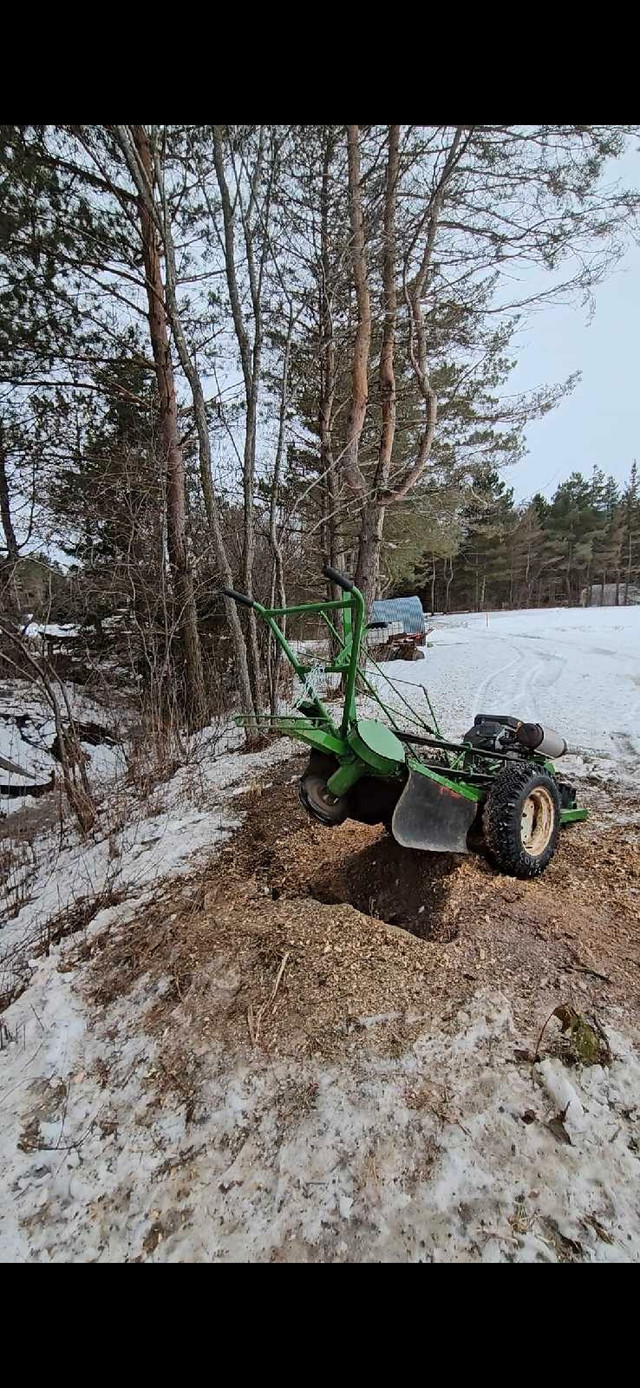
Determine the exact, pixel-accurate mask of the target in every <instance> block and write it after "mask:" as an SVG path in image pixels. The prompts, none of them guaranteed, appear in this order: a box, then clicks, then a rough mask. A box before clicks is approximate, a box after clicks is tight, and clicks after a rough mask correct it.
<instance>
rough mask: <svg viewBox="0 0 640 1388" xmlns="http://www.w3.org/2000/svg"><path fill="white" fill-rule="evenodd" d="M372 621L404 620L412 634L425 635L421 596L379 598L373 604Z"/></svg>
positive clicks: (403, 624)
mask: <svg viewBox="0 0 640 1388" xmlns="http://www.w3.org/2000/svg"><path fill="white" fill-rule="evenodd" d="M371 620H372V622H402V626H403V630H404V631H405V632H406V633H407V635H410V636H424V612H423V611H422V603H421V602H420V599H419V598H378V599H377V600H376V601H375V602H373V603H372V604H371Z"/></svg>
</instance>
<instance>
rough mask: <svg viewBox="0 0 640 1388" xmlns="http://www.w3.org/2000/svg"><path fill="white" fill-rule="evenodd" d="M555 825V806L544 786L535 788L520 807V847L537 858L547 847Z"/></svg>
mask: <svg viewBox="0 0 640 1388" xmlns="http://www.w3.org/2000/svg"><path fill="white" fill-rule="evenodd" d="M554 824H555V804H554V802H553V798H552V796H551V795H550V794H549V791H548V790H546V789H545V787H544V786H536V788H535V790H532V791H531V793H530V794H529V795H528V796H527V798H526V800H525V802H524V805H523V806H522V821H521V837H522V847H523V848H524V849H526V851H527V853H529V854H530V855H531V857H532V858H539V857H540V856H541V854H542V853H544V851H545V848H547V847H548V845H549V842H550V840H551V836H552V834H553V827H554Z"/></svg>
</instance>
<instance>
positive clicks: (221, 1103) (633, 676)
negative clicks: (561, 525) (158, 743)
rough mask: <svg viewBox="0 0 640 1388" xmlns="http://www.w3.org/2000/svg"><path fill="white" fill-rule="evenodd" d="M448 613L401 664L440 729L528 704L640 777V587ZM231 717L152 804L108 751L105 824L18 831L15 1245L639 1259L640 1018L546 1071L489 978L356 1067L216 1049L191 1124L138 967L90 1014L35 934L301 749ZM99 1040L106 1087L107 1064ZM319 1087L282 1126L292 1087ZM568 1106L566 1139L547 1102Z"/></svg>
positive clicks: (116, 910) (175, 852)
mask: <svg viewBox="0 0 640 1388" xmlns="http://www.w3.org/2000/svg"><path fill="white" fill-rule="evenodd" d="M433 626H434V631H433V633H432V634H431V635H430V637H429V642H430V645H429V647H428V649H427V651H426V658H425V659H424V660H423V661H416V662H412V663H400V662H394V663H392V664H390V665H388V666H386V667H385V673H386V674H387V675H388V676H389V677H390V678H392V679H393V680H394V681H397V682H398V683H397V688H398V690H402V692H403V693H404V694H405V695H407V696H408V697H410V698H411V699H412V700H413V699H414V698H415V694H416V686H419V685H420V684H425V685H426V686H427V687H428V689H429V693H430V696H431V699H432V702H433V704H434V707H435V711H436V714H437V716H438V720H439V722H440V726H441V729H442V731H443V733H445V734H447V735H450V736H460V735H461V734H462V733H463V732H464V731H465V729H466V728H467V727H468V726H470V724H471V722H472V720H473V716H474V714H475V713H477V712H479V711H484V712H498V713H508V714H516V715H518V716H520V717H523V718H525V719H535V720H537V721H540V722H541V723H543V724H545V725H546V726H548V727H552V728H555V730H556V731H558V732H560V733H561V734H562V735H563V736H565V737H566V739H567V741H568V743H569V745H570V749H571V753H572V755H571V758H570V759H567V760H568V762H570V764H571V765H572V766H573V767H575V768H576V769H582V770H584V769H591V768H592V767H593V766H597V767H599V768H601V769H602V768H604V769H605V771H606V772H607V774H609V775H610V776H612V777H615V778H616V779H618V780H620V781H621V782H624V781H629V783H630V782H631V779H632V778H633V774H634V772H635V774H636V775H637V772H638V768H639V767H640V608H628V609H623V608H605V609H589V610H587V611H584V610H564V609H558V610H555V611H543V612H541V611H531V612H529V611H526V612H518V613H501V612H500V613H491V614H489V617H488V619H487V618H486V617H485V616H484V615H480V616H478V615H475V614H463V615H459V616H452V617H448V618H435V619H433ZM400 681H403V682H404V681H406V682H407V684H409V685H412V686H413V689H408V688H407V684H405V683H400ZM381 692H383V693H384V690H383V689H381ZM385 697H386V694H385ZM422 712H423V713H424V716H425V717H426V718H427V720H428V718H429V714H428V710H427V708H426V704H424V703H423V704H422ZM36 721H37V719H35V715H34V722H36ZM27 731H29V730H28V729H27ZM49 731H50V729H48V728H47V729H45V733H46V737H48V734H49ZM40 733H42V729H40ZM42 737H43V740H45V741H46V738H45V734H42ZM234 740H235V741H236V742H237V736H236V735H235V734H234V733H230V734H227V735H226V737H224V738H221V737H220V733H219V730H217V731H216V733H215V735H214V734H213V733H212V734H211V737H210V739H209V741H207V736H206V735H203V736H202V737H201V739H200V745H199V746H197V747H196V748H195V749H194V748H192V749H191V750H192V753H194V755H193V756H192V759H191V761H190V763H189V765H187V766H185V767H181V768H180V769H179V770H178V771H176V772H175V773H174V774H173V775H172V776H171V777H170V778H169V779H168V780H166V781H165V782H164V783H162V784H159V785H157V786H156V787H155V789H154V790H153V792H152V794H151V797H150V798H149V799H148V801H147V803H146V804H145V805H143V807H142V813H141V812H140V805H139V804H137V805H136V802H135V796H134V793H133V791H132V790H131V789H127V787H126V786H125V785H124V782H123V779H122V768H121V766H120V765H119V764H118V765H116V764H115V762H114V763H113V764H108V763H109V758H108V756H107V758H106V761H105V763H104V765H102V766H101V765H100V763H99V760H98V759H97V758H96V765H95V767H94V772H98V771H99V773H100V775H101V776H102V777H103V784H104V785H110V787H111V798H112V801H113V810H111V809H110V811H109V814H108V815H107V816H106V818H105V823H104V825H103V828H102V830H101V832H100V833H99V834H97V835H96V836H95V837H94V838H93V839H92V840H91V841H90V842H89V843H88V844H87V843H85V844H81V843H80V842H79V839H78V836H77V833H76V831H75V830H74V829H73V827H72V826H70V825H66V826H63V827H62V828H61V827H60V826H59V825H58V826H51V827H50V828H48V829H45V830H44V831H43V833H42V834H41V836H40V837H37V838H36V839H35V841H31V840H29V841H28V842H27V843H26V845H25V846H24V853H19V854H18V857H17V867H16V869H15V872H14V877H13V879H12V877H11V874H10V875H9V879H8V886H9V891H8V904H9V908H10V911H9V919H7V920H6V923H5V924H4V925H3V927H2V928H1V929H0V974H2V975H3V978H4V981H5V984H6V982H7V979H8V980H9V982H11V979H12V978H15V980H16V984H17V988H16V991H18V989H19V987H21V986H22V984H23V983H24V981H25V978H27V977H28V978H29V979H30V982H29V986H28V987H27V988H26V990H25V991H23V992H22V994H21V996H19V997H17V998H16V1000H15V1001H14V1002H13V1003H12V1004H11V1006H9V1007H8V1009H7V1010H6V1011H5V1013H4V1015H3V1017H2V1019H1V1020H0V1166H2V1169H3V1172H4V1180H3V1183H2V1185H1V1187H0V1257H2V1258H4V1259H5V1260H8V1261H22V1260H24V1261H30V1260H35V1261H57V1260H61V1261H64V1260H75V1261H83V1260H89V1259H97V1260H100V1261H120V1260H123V1259H129V1258H138V1257H143V1258H145V1257H149V1258H153V1259H155V1260H168V1261H185V1260H192V1259H193V1260H205V1261H209V1260H213V1259H247V1258H248V1259H268V1258H270V1257H272V1256H277V1257H280V1258H285V1259H293V1260H295V1259H298V1260H306V1259H318V1258H325V1259H330V1260H338V1261H339V1260H341V1259H349V1258H351V1259H357V1260H362V1261H367V1260H380V1259H383V1260H384V1259H390V1260H393V1261H398V1260H402V1259H410V1260H416V1261H417V1260H420V1259H430V1260H435V1261H445V1260H458V1261H468V1260H488V1261H491V1260H502V1259H505V1258H513V1259H516V1260H525V1261H529V1260H535V1259H541V1260H551V1261H553V1260H555V1259H556V1258H558V1257H562V1256H564V1255H565V1254H566V1251H567V1249H569V1250H571V1249H572V1247H578V1248H580V1249H581V1250H582V1253H581V1255H580V1256H584V1257H585V1258H586V1259H587V1260H588V1261H601V1260H605V1261H607V1260H631V1261H640V1213H639V1210H638V1201H637V1190H638V1183H639V1177H640V1157H639V1151H640V1144H639V1142H638V1123H639V1121H640V1108H639V1103H638V1082H639V1078H640V1060H639V1054H638V1046H637V1037H635V1036H632V1035H630V1034H629V1033H628V1030H627V1031H625V1032H624V1034H623V1033H622V1031H616V1030H615V1029H614V1030H610V1038H611V1041H612V1048H613V1053H614V1062H613V1065H612V1066H611V1067H610V1068H609V1069H608V1070H607V1071H604V1070H602V1068H601V1067H597V1066H596V1067H593V1068H591V1069H590V1070H584V1071H582V1072H576V1071H575V1070H572V1071H571V1072H570V1073H569V1072H567V1071H566V1070H565V1069H564V1067H563V1066H562V1065H561V1064H560V1062H559V1061H557V1060H547V1061H545V1062H544V1063H543V1065H541V1066H539V1067H537V1069H538V1075H537V1078H536V1079H535V1081H534V1078H533V1077H532V1074H531V1070H530V1066H528V1065H526V1064H525V1065H523V1063H522V1062H521V1061H517V1060H516V1059H515V1058H514V1049H517V1047H518V1045H521V1044H522V1042H523V1040H525V1041H526V1042H527V1043H530V1040H531V1038H522V1037H520V1036H518V1034H517V1029H516V1026H515V1023H514V1020H513V1013H512V1009H511V1005H510V1003H509V1001H508V1000H507V999H505V998H504V997H502V996H500V994H499V993H497V992H496V993H495V994H492V995H486V996H485V995H483V996H479V997H478V998H477V999H476V1001H475V1002H474V1004H473V1006H472V1007H470V1008H469V1010H468V1012H467V1013H466V1014H461V1015H458V1017H456V1020H455V1025H454V1026H449V1027H446V1026H445V1027H443V1028H442V1029H441V1030H439V1031H438V1032H437V1034H436V1033H435V1032H434V1034H431V1035H423V1036H422V1037H421V1038H419V1039H418V1041H417V1042H416V1043H415V1045H413V1046H412V1047H410V1048H409V1049H408V1050H407V1051H406V1053H404V1054H402V1055H400V1056H398V1057H394V1058H393V1059H391V1058H386V1059H384V1060H382V1059H380V1058H379V1057H378V1058H376V1057H375V1056H368V1055H365V1054H363V1058H362V1064H361V1065H360V1066H359V1067H358V1070H357V1073H355V1072H354V1071H353V1070H350V1069H346V1068H345V1069H341V1068H340V1067H339V1066H337V1065H336V1064H326V1065H323V1064H322V1063H321V1062H320V1061H314V1062H313V1063H312V1062H311V1061H304V1062H302V1061H301V1062H294V1061H286V1060H278V1061H274V1060H269V1059H267V1058H264V1057H262V1058H260V1059H257V1060H256V1062H255V1064H254V1063H249V1062H248V1061H246V1060H245V1061H243V1062H238V1061H237V1060H234V1061H233V1064H232V1068H231V1069H230V1070H229V1069H228V1064H227V1059H228V1058H227V1057H226V1056H225V1054H224V1053H223V1052H222V1051H221V1052H220V1055H219V1056H218V1057H217V1061H216V1062H215V1064H214V1063H213V1061H212V1071H211V1074H210V1075H209V1077H208V1079H207V1082H206V1084H205V1088H204V1091H203V1109H204V1111H205V1112H206V1117H204V1118H203V1120H202V1123H201V1124H200V1126H199V1127H197V1128H196V1129H195V1130H194V1128H193V1126H189V1125H188V1124H187V1123H186V1121H185V1116H184V1113H183V1112H182V1111H181V1109H180V1106H179V1105H175V1106H174V1107H171V1106H170V1105H168V1106H166V1107H165V1108H162V1109H161V1110H160V1111H159V1113H153V1112H152V1111H151V1107H150V1106H151V1097H150V1092H149V1085H148V1083H147V1081H148V1077H149V1075H150V1074H151V1071H152V1068H153V1063H154V1045H153V1043H152V1042H151V1041H150V1039H149V1037H148V1036H147V1035H146V1034H145V1031H144V1025H143V1019H144V1012H145V1008H146V1007H147V1006H149V1003H150V1001H152V999H149V997H148V996H146V995H145V991H144V989H145V980H144V979H142V980H140V983H139V986H138V993H137V994H134V996H133V997H131V995H130V996H129V997H128V998H127V1000H126V1002H125V1001H121V1002H120V1003H116V1004H114V1005H112V1007H111V1010H110V1011H108V1012H107V1014H106V1018H105V1020H104V1022H103V1023H102V1024H101V1025H100V1026H97V1025H96V1022H95V1019H94V1018H93V1017H92V1016H91V1015H89V1013H88V1012H87V1009H86V1006H85V1004H84V1003H83V1001H82V994H81V985H82V982H83V970H84V969H85V967H86V966H84V965H82V964H79V963H78V962H77V959H76V960H74V959H73V957H72V953H70V949H72V947H73V941H72V942H71V946H70V943H69V941H67V942H65V941H63V942H62V943H61V944H60V945H59V946H55V947H53V948H52V949H51V951H50V952H49V954H48V955H47V956H46V957H42V955H40V954H39V953H38V952H37V948H38V946H39V944H40V942H41V941H42V938H43V932H45V931H46V923H47V920H48V919H50V918H51V916H53V915H56V914H57V913H58V912H60V911H61V910H64V909H67V908H68V907H69V906H72V905H73V904H74V902H78V901H79V900H80V899H81V898H85V899H86V898H87V897H88V896H89V897H90V896H91V895H93V896H95V897H96V898H98V902H99V900H100V899H101V898H102V899H103V900H104V902H105V903H106V904H105V905H103V907H102V908H101V909H99V910H98V913H97V914H96V915H95V917H94V919H93V920H92V921H91V923H90V925H89V926H88V928H87V932H86V934H87V938H94V939H95V938H97V937H98V936H99V935H100V933H101V932H102V931H108V930H109V929H110V928H112V927H113V926H117V927H118V928H122V927H123V926H125V927H126V925H127V923H128V922H130V921H133V920H134V919H135V916H136V912H138V911H139V910H140V909H141V908H142V907H143V906H144V904H145V903H146V902H148V901H149V900H150V899H151V898H152V897H153V894H154V892H155V891H157V888H158V886H159V884H161V883H164V884H165V885H166V883H167V882H168V881H171V879H172V878H174V877H177V876H178V875H180V874H184V873H187V872H189V871H190V870H192V869H195V868H197V865H198V863H201V862H202V861H204V860H205V859H206V858H208V857H211V856H212V855H214V854H215V852H216V851H217V848H218V847H219V845H220V844H222V843H223V842H224V840H225V839H226V838H228V837H229V835H230V834H231V833H232V832H233V829H234V828H235V826H236V825H237V824H238V822H239V814H238V811H237V807H236V805H235V804H234V800H235V798H236V797H237V795H238V794H239V792H240V791H242V790H244V789H246V787H247V784H248V783H252V782H254V783H255V782H256V781H257V782H260V781H262V782H264V781H265V780H267V779H268V778H269V774H270V773H269V767H270V765H271V764H272V763H273V762H275V761H277V760H278V759H280V758H282V757H285V756H287V755H288V754H289V752H290V751H291V750H292V747H291V744H289V743H287V742H286V741H284V740H281V741H279V742H276V743H272V744H271V745H270V747H269V748H267V750H266V751H265V752H261V753H255V754H252V755H251V756H245V755H243V754H241V753H240V752H239V751H238V750H235V749H234ZM14 750H15V751H16V752H17V750H18V749H17V748H16V749H14ZM87 750H88V751H89V752H91V754H92V755H94V756H95V755H96V754H97V753H99V752H100V751H101V749H100V748H98V749H95V748H88V749H87ZM40 752H41V746H34V763H33V764H34V766H35V762H36V759H37V758H36V754H40ZM6 754H8V753H6ZM21 754H22V756H24V755H25V754H28V748H27V749H26V750H25V747H24V739H23V747H22V749H21ZM17 760H20V756H17ZM109 778H110V779H109ZM636 783H637V782H636ZM116 811H117V813H116ZM13 818H15V816H12V819H13ZM16 822H17V821H16ZM120 898H122V899H120ZM111 902H112V903H113V904H111ZM327 909H328V910H329V909H330V908H327ZM136 1027H137V1030H136ZM105 1060H106V1061H107V1062H108V1064H109V1066H110V1068H111V1071H112V1083H111V1088H110V1090H109V1093H108V1097H107V1096H106V1095H105V1092H103V1090H102V1089H100V1087H99V1086H98V1084H97V1082H96V1071H95V1067H96V1065H97V1064H102V1063H104V1062H105ZM427 1091H428V1093H427ZM309 1094H312V1095H313V1096H314V1097H313V1102H312V1103H309V1105H308V1111H306V1112H305V1113H304V1116H303V1118H302V1119H301V1120H300V1121H299V1122H294V1121H293V1120H292V1121H291V1125H290V1127H289V1126H288V1120H287V1119H286V1113H287V1112H288V1108H287V1105H288V1104H289V1103H290V1101H291V1102H292V1103H293V1100H292V1098H291V1096H295V1095H297V1096H298V1097H299V1096H300V1095H309ZM421 1095H422V1098H421V1097H420V1096H421ZM416 1096H418V1097H416ZM425 1096H426V1097H425ZM297 1102H298V1100H297V1099H296V1103H297ZM305 1102H306V1101H305ZM294 1108H295V1104H294ZM565 1109H566V1115H565V1127H566V1131H567V1134H568V1138H569V1140H568V1141H566V1142H564V1141H561V1140H559V1138H558V1133H557V1132H556V1133H555V1134H554V1132H553V1130H552V1129H550V1128H549V1127H548V1126H547V1124H548V1123H549V1121H551V1120H553V1119H555V1117H556V1116H557V1114H558V1112H561V1111H563V1110H565ZM283 1112H284V1113H285V1119H284V1120H283V1118H282V1114H283ZM34 1113H35V1114H37V1113H39V1114H40V1119H39V1126H38V1125H36V1126H37V1127H38V1136H37V1140H35V1141H34V1142H33V1143H31V1142H30V1140H29V1136H28V1134H29V1131H30V1126H29V1125H30V1124H32V1123H33V1121H34ZM523 1115H524V1116H523ZM532 1115H533V1116H532ZM194 1131H195V1134H196V1137H195V1139H194ZM25 1134H26V1136H25ZM603 1231H604V1232H603ZM563 1250H564V1252H563Z"/></svg>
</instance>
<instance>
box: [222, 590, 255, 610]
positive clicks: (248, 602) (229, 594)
mask: <svg viewBox="0 0 640 1388" xmlns="http://www.w3.org/2000/svg"><path fill="white" fill-rule="evenodd" d="M218 592H219V593H223V594H224V596H225V598H233V601H234V602H241V603H244V606H245V607H253V605H254V604H253V598H248V597H247V595H246V593H236V590H235V588H219V589H218Z"/></svg>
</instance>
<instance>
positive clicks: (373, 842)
mask: <svg viewBox="0 0 640 1388" xmlns="http://www.w3.org/2000/svg"><path fill="white" fill-rule="evenodd" d="M299 770H300V759H299V758H294V759H292V761H291V762H289V763H287V764H285V765H283V766H282V767H281V768H279V770H278V772H277V773H276V775H275V776H274V781H273V783H272V784H271V785H270V786H269V787H268V788H264V789H263V790H262V791H259V792H258V791H256V792H252V793H250V794H249V795H247V796H245V797H244V799H243V801H242V802H241V806H242V808H243V810H244V812H245V816H246V818H245V821H244V824H243V825H242V827H241V828H240V829H239V830H238V832H237V833H236V835H235V836H234V838H233V839H232V840H230V841H229V843H228V844H227V845H226V846H225V847H224V848H223V850H222V851H221V852H220V853H219V854H218V856H217V857H216V858H215V859H214V861H213V862H212V863H211V864H210V866H209V868H208V869H206V870H205V871H204V872H203V873H202V874H201V876H200V877H199V878H198V879H197V881H196V882H195V883H194V882H193V880H192V881H190V882H185V883H183V884H181V885H179V886H178V887H176V886H175V884H174V887H173V889H172V895H171V896H170V897H165V898H162V899H160V900H157V901H156V902H154V904H153V905H152V906H151V907H150V908H148V909H147V910H146V911H145V912H143V913H141V915H140V917H139V918H138V919H136V920H135V921H133V922H129V923H128V924H126V925H125V926H123V927H122V928H120V929H116V930H111V931H110V932H109V933H107V934H105V935H104V936H100V937H98V939H97V940H96V941H95V942H94V944H93V945H92V946H90V947H89V946H85V947H84V948H85V952H90V953H93V956H94V968H93V970H92V975H91V976H92V983H91V988H92V997H93V1001H94V1002H95V1003H97V1004H99V1005H100V1004H101V1005H103V1006H105V1007H106V1006H108V1004H109V1002H110V1001H111V1000H112V999H113V998H114V997H117V996H120V995H121V994H122V993H123V992H126V991H127V990H128V989H132V988H134V987H136V986H137V985H138V983H139V982H140V980H141V978H143V977H144V982H145V989H146V992H147V994H148V996H149V997H150V999H151V1002H150V1004H149V1007H148V1010H147V1014H146V1025H147V1027H148V1029H149V1031H150V1032H151V1033H153V1034H154V1035H155V1036H156V1037H158V1038H159V1039H160V1040H161V1042H162V1049H161V1060H160V1062H159V1071H160V1072H161V1073H158V1074H156V1077H155V1078H156V1081H161V1082H162V1084H164V1085H165V1086H166V1087H168V1088H173V1090H174V1091H177V1092H179V1093H180V1095H181V1097H182V1098H183V1099H184V1100H185V1103H186V1105H187V1109H188V1111H189V1112H190V1113H193V1112H195V1109H196V1105H197V1097H196V1096H197V1089H198V1072H199V1069H200V1068H201V1066H202V1065H203V1064H204V1063H205V1058H206V1063H207V1064H210V1063H211V1055H212V1050H213V1048H214V1047H215V1046H216V1045H217V1043H219V1042H223V1043H224V1045H225V1046H226V1047H231V1048H233V1049H234V1050H237V1049H238V1048H243V1047H248V1048H250V1049H251V1050H252V1051H253V1052H256V1051H258V1052H261V1053H263V1054H265V1055H266V1056H279V1055H293V1056H296V1055H297V1056H303V1055H313V1054H317V1055H322V1056H326V1057H335V1058H337V1057H340V1058H343V1059H349V1058H351V1059H352V1060H354V1061H357V1057H358V1055H359V1053H361V1051H362V1047H363V1045H366V1048H367V1050H376V1051H382V1052H386V1053H387V1054H394V1053H397V1054H399V1053H400V1052H402V1051H403V1050H406V1048H407V1046H408V1045H410V1044H411V1042H412V1040H413V1039H415V1037H416V1036H417V1035H418V1034H419V1033H420V1032H421V1031H423V1030H425V1029H428V1027H429V1025H430V1024H431V1023H435V1021H436V1020H442V1019H443V1018H452V1017H453V1016H454V1015H455V1013H456V1011H457V1010H458V1008H459V1007H460V1006H462V1005H464V1004H465V1002H467V1001H468V1000H469V998H470V997H471V996H473V994H474V993H476V992H477V991H478V990H479V989H480V988H482V987H484V986H490V987H495V986H499V987H500V988H501V989H502V991H503V992H505V993H507V994H508V995H509V996H510V997H511V998H512V1000H513V1004H514V1009H515V1011H516V1015H517V1016H518V1018H519V1020H520V1022H521V1023H522V1024H523V1025H524V1026H529V1027H531V1028H532V1029H534V1030H535V1027H536V1024H537V1023H539V1018H540V1016H541V1015H544V1014H545V1013H548V1012H549V1011H550V1010H551V1009H552V1008H553V1007H554V1006H556V1005H557V1004H558V1003H559V1002H562V1003H563V1004H566V1005H572V1006H575V1007H576V1008H577V1009H579V1010H580V1009H582V1008H584V1007H585V1005H588V1006H589V1008H590V1010H591V1011H592V1012H594V1013H597V1012H598V1011H601V1010H602V1009H603V1008H605V1007H606V1008H608V1007H609V1006H610V1005H616V1006H617V1007H619V1008H620V1009H622V1010H623V1011H630V1012H632V1013H633V1014H635V1019H636V1020H637V1011H638V1005H639V1003H640V922H639V915H640V912H639V909H638V907H639V905H640V842H639V839H640V835H639V832H638V828H637V827H634V826H629V825H627V826H625V827H624V828H621V827H620V826H614V827H609V828H604V829H601V830H598V829H597V828H595V829H594V828H593V827H589V828H583V827H577V826H576V827H575V828H573V829H571V830H569V831H567V832H566V833H564V834H563V837H562V841H561V846H560V849H559V851H558V854H557V856H556V858H555V859H554V862H553V863H552V864H551V866H550V868H549V869H548V871H547V872H546V873H545V874H544V876H543V877H542V878H541V879H539V880H538V881H536V882H520V881H515V880H513V879H511V878H507V877H502V876H500V875H499V874H497V873H496V872H494V871H493V869H492V868H490V867H489V865H488V864H487V863H486V862H485V861H484V859H482V858H480V857H475V856H473V857H471V856H470V857H464V858H462V857H455V856H453V855H446V856H445V855H437V854H428V853H411V852H407V851H406V850H403V849H400V848H399V846H398V845H397V844H396V843H395V842H394V840H393V839H392V838H391V837H390V836H389V835H386V834H385V833H384V831H382V830H381V829H380V828H378V827H370V826H365V825H359V824H354V823H350V822H347V823H345V824H344V825H341V826H340V827H339V828H337V829H325V828H324V827H322V826H321V825H319V824H317V823H315V822H314V821H313V820H311V819H310V818H309V817H308V816H307V815H306V814H305V812H304V811H303V810H302V808H301V807H300V806H299V804H298V802H297V795H296V787H295V784H292V781H293V782H295V781H296V780H297V776H298V774H299Z"/></svg>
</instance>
